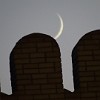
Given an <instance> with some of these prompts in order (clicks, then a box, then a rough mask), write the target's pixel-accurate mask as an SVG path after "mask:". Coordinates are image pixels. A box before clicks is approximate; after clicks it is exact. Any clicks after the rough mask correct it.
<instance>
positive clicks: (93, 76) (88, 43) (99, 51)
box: [65, 30, 100, 100]
mask: <svg viewBox="0 0 100 100" xmlns="http://www.w3.org/2000/svg"><path fill="white" fill-rule="evenodd" d="M72 54H73V55H72V57H73V72H74V76H75V77H74V81H75V85H74V86H75V92H74V93H71V92H68V91H67V90H65V94H66V100H100V30H96V31H92V32H89V33H87V34H86V35H84V36H83V37H82V38H81V39H80V40H79V42H78V44H77V45H76V46H75V48H74V49H73V53H72Z"/></svg>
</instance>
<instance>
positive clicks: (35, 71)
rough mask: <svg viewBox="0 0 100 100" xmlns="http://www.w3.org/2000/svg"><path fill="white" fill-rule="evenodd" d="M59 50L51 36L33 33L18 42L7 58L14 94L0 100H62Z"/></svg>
mask: <svg viewBox="0 0 100 100" xmlns="http://www.w3.org/2000/svg"><path fill="white" fill-rule="evenodd" d="M60 56H61V55H60V49H59V46H58V44H57V42H56V41H55V40H54V39H53V38H52V37H50V36H48V35H44V34H40V33H38V34H37V33H33V34H30V35H27V36H25V37H23V38H22V39H20V40H19V41H18V42H17V43H16V46H15V47H14V49H13V50H12V52H11V55H10V71H11V76H12V77H11V80H12V87H13V94H12V95H10V96H7V95H5V94H0V95H1V96H0V97H1V100H7V99H9V100H65V96H64V89H63V84H62V70H61V59H60Z"/></svg>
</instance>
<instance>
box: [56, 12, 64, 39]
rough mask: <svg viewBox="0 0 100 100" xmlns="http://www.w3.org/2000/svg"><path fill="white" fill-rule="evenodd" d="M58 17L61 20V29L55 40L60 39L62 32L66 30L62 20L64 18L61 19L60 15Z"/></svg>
mask: <svg viewBox="0 0 100 100" xmlns="http://www.w3.org/2000/svg"><path fill="white" fill-rule="evenodd" d="M57 16H58V17H59V19H60V29H59V31H58V33H57V35H56V36H55V37H54V39H57V38H59V37H60V35H61V34H62V31H63V28H64V24H63V19H62V17H61V16H60V15H59V14H57Z"/></svg>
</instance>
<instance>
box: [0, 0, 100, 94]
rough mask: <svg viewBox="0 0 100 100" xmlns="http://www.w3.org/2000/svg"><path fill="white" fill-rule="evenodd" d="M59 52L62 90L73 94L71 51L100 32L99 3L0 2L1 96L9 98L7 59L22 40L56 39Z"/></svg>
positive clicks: (95, 0)
mask: <svg viewBox="0 0 100 100" xmlns="http://www.w3.org/2000/svg"><path fill="white" fill-rule="evenodd" d="M57 13H59V14H60V15H61V17H62V19H63V22H64V30H63V33H62V35H61V36H60V37H59V38H58V39H57V42H58V44H59V46H60V50H61V58H62V72H63V85H64V88H66V89H67V90H70V91H74V87H73V76H72V58H71V53H72V50H73V47H74V46H75V45H76V43H77V42H78V40H79V39H80V38H81V37H82V36H83V35H84V34H85V33H87V32H90V31H92V30H96V29H100V0H0V57H1V58H0V82H1V92H3V93H6V94H11V87H10V74H9V55H10V52H11V51H12V49H13V47H14V46H15V43H16V42H17V41H18V40H19V39H20V38H21V37H23V36H25V35H27V34H30V33H33V32H40V33H45V34H48V35H50V36H52V37H55V36H56V34H57V33H58V31H59V28H60V21H59V18H58V16H57Z"/></svg>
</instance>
